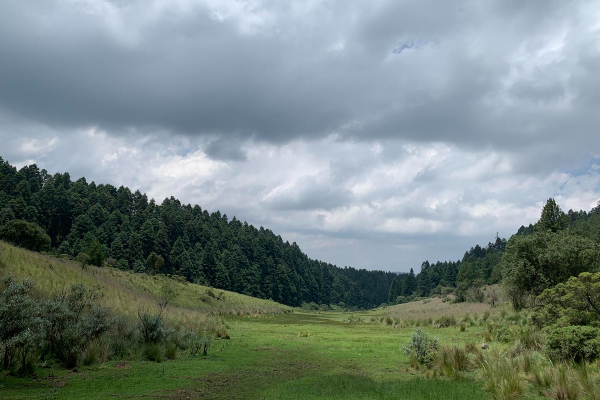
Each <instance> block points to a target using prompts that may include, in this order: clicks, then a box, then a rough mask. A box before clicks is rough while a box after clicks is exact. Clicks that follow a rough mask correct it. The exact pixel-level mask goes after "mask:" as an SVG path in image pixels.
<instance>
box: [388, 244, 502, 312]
mask: <svg viewBox="0 0 600 400" xmlns="http://www.w3.org/2000/svg"><path fill="white" fill-rule="evenodd" d="M506 243H507V242H506V239H500V238H499V237H496V240H495V241H494V243H491V242H490V243H488V245H487V246H485V247H481V246H479V245H476V246H475V247H472V248H471V249H470V250H469V251H467V252H466V253H465V255H464V256H463V258H462V260H459V261H438V262H436V263H433V264H430V263H429V261H425V262H424V263H423V264H421V271H420V272H419V273H418V274H417V275H416V276H415V273H414V271H413V269H412V268H411V270H410V272H409V273H408V274H400V275H398V277H397V278H396V279H394V281H393V282H392V284H391V286H390V291H389V293H388V303H391V304H397V303H404V302H406V301H410V300H412V299H415V298H418V297H428V296H431V295H436V294H445V293H450V292H452V293H454V294H455V295H456V298H457V300H458V301H465V300H475V301H480V300H481V297H482V296H483V293H482V292H481V290H480V288H481V287H482V286H484V285H486V284H487V285H491V284H494V283H498V282H500V280H501V279H502V271H501V265H500V261H501V260H502V254H503V253H504V250H505V248H506Z"/></svg>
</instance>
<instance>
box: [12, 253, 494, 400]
mask: <svg viewBox="0 0 600 400" xmlns="http://www.w3.org/2000/svg"><path fill="white" fill-rule="evenodd" d="M50 265H51V266H52V267H50ZM9 272H10V273H12V274H14V275H16V276H18V277H21V278H22V277H25V276H31V277H32V278H33V279H34V280H35V281H36V285H37V287H38V289H39V291H40V292H42V293H43V294H46V295H47V294H50V293H52V292H54V291H56V290H60V289H62V288H64V287H66V286H67V285H68V284H70V283H74V282H83V283H85V284H86V285H89V286H95V285H100V286H101V287H102V290H103V291H104V292H105V297H104V302H105V303H106V305H107V306H109V307H111V308H112V309H113V310H114V311H116V312H119V313H125V314H129V315H131V314H132V313H133V312H135V310H136V309H137V308H138V307H140V306H143V305H145V304H148V303H150V304H155V303H156V301H157V299H158V296H159V294H160V289H161V287H162V285H163V284H164V282H165V280H167V278H165V277H151V276H147V275H143V274H139V275H138V274H131V273H126V272H122V271H118V270H113V269H106V268H105V269H103V268H94V267H88V268H87V269H86V270H82V269H81V268H80V267H79V266H78V265H77V264H75V263H72V262H69V261H64V260H57V259H55V258H52V257H46V256H43V255H40V254H37V253H31V252H28V251H25V250H22V249H17V248H14V247H12V246H9V245H7V244H5V243H0V275H5V274H6V273H9ZM174 284H175V285H176V290H177V291H178V292H179V296H178V297H177V300H176V301H175V302H174V307H173V308H172V309H171V310H170V311H169V312H170V314H171V318H172V319H182V320H184V321H188V322H190V321H196V320H198V319H200V318H203V317H204V316H206V315H209V314H220V315H222V316H223V317H224V318H225V319H226V321H227V322H226V324H227V330H228V332H229V334H230V335H231V339H230V340H214V341H213V345H212V347H211V349H210V352H209V354H208V356H206V357H203V356H196V357H192V356H190V354H189V352H188V351H178V353H177V357H176V359H174V360H165V361H163V362H162V363H156V362H149V361H122V362H117V361H111V362H106V363H102V364H92V365H91V366H89V367H79V369H78V370H76V371H71V370H64V369H60V368H50V367H43V366H39V367H38V368H37V369H36V374H37V376H36V377H35V378H34V379H31V378H18V377H14V376H9V375H6V374H2V375H0V398H2V399H106V398H134V397H149V398H156V399H188V398H203V399H466V400H468V399H477V400H482V399H486V398H489V396H488V394H487V393H486V392H484V391H483V389H482V385H481V383H480V382H477V381H475V380H474V379H470V378H466V379H462V380H459V381H456V380H451V379H446V378H439V379H427V378H425V376H424V374H423V373H421V372H418V371H415V370H413V369H411V368H410V367H409V360H408V358H407V356H406V355H404V354H403V353H402V352H401V351H400V346H401V345H402V344H404V343H406V342H407V341H408V340H409V338H410V335H411V334H412V332H413V330H414V327H413V326H411V327H403V328H394V327H392V326H387V325H386V324H384V323H381V322H379V318H380V317H382V316H384V315H385V313H386V310H385V309H379V310H375V311H364V312H357V313H352V314H350V313H344V312H339V311H336V312H324V313H311V312H302V311H299V310H295V311H294V312H293V313H282V311H286V310H289V308H288V307H285V306H281V305H278V304H276V303H273V302H269V301H266V300H259V299H254V298H251V297H247V296H243V295H239V294H236V293H230V292H225V295H224V296H223V297H222V299H221V300H216V299H215V298H212V297H211V298H210V299H207V297H210V296H208V290H209V288H206V287H203V286H199V285H192V284H184V283H174ZM215 292H217V293H218V292H220V291H215ZM351 315H354V316H355V317H359V318H362V319H363V320H364V321H365V323H348V322H344V321H345V320H348V318H349V317H350V316H351ZM371 319H373V320H374V322H370V321H371ZM424 329H425V330H426V331H428V332H429V333H430V334H432V335H434V336H437V337H439V339H440V341H441V343H442V344H444V345H455V346H464V344H465V343H475V344H479V343H481V342H482V341H483V339H482V337H483V334H484V329H485V328H484V327H482V326H478V325H477V326H469V327H467V330H466V332H460V330H459V327H458V326H454V327H449V328H442V329H434V328H432V327H431V326H427V327H425V328H424ZM492 346H495V344H494V343H492Z"/></svg>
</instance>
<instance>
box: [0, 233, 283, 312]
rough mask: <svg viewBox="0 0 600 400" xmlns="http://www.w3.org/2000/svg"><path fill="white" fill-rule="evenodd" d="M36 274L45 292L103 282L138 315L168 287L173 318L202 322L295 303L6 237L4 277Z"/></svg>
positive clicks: (1, 245)
mask: <svg viewBox="0 0 600 400" xmlns="http://www.w3.org/2000/svg"><path fill="white" fill-rule="evenodd" d="M7 274H12V275H14V276H15V277H17V278H19V279H22V278H25V277H30V278H32V279H33V281H34V283H35V287H36V289H37V290H38V291H39V292H40V293H41V294H42V295H45V296H48V295H51V294H53V293H56V292H57V291H60V290H62V289H65V288H68V287H69V286H70V285H71V284H73V283H83V284H85V285H86V286H87V287H98V288H99V289H100V290H101V291H102V293H103V294H104V297H103V299H102V302H103V304H104V305H105V306H107V307H109V308H110V309H112V310H113V311H115V312H116V313H119V314H124V315H129V316H133V315H135V313H136V312H137V311H138V310H139V309H141V308H147V307H153V306H155V305H156V304H157V303H158V302H159V301H160V299H161V294H162V292H163V290H164V288H165V287H169V288H171V289H173V290H174V291H175V293H176V297H175V298H174V299H173V300H172V302H171V310H170V312H169V318H171V319H172V320H174V321H176V322H183V323H185V322H187V321H197V320H198V318H202V317H205V316H209V315H228V314H234V315H262V314H280V313H283V312H286V311H290V310H291V308H290V307H287V306H284V305H281V304H278V303H275V302H273V301H269V300H262V299H257V298H253V297H250V296H245V295H242V294H238V293H233V292H228V291H224V290H217V289H211V288H209V287H206V286H201V285H196V284H192V283H188V282H185V281H182V280H177V279H172V278H168V277H166V276H160V275H159V276H150V275H147V274H134V273H132V272H126V271H121V270H118V269H114V268H98V267H94V266H87V267H86V268H85V269H82V268H81V266H80V265H79V264H78V263H76V262H74V261H70V260H66V259H59V258H55V257H51V256H45V255H42V254H40V253H35V252H31V251H27V250H24V249H21V248H18V247H15V246H12V245H10V244H8V243H5V242H0V276H5V275H7Z"/></svg>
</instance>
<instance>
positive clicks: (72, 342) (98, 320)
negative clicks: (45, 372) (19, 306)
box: [41, 284, 111, 368]
mask: <svg viewBox="0 0 600 400" xmlns="http://www.w3.org/2000/svg"><path fill="white" fill-rule="evenodd" d="M100 297H101V295H100V293H99V292H98V291H96V290H88V289H86V287H85V286H84V285H81V284H73V285H71V288H70V289H69V290H64V291H62V292H60V293H58V294H57V295H56V296H55V297H54V299H52V300H46V301H44V302H42V305H41V307H42V313H43V316H44V326H45V344H44V345H45V350H44V352H45V354H46V355H50V356H54V357H56V358H57V359H58V360H59V361H60V362H61V363H62V364H63V365H64V366H65V367H67V368H73V367H74V366H76V365H77V362H78V359H79V356H80V354H81V353H82V352H83V350H84V349H85V348H86V346H87V345H88V344H89V343H90V342H92V341H93V340H95V339H98V338H99V337H100V335H102V334H103V333H104V332H106V331H107V330H108V329H109V328H110V324H111V321H110V319H109V317H108V313H107V311H106V310H105V309H102V308H100V307H98V305H97V302H98V300H99V299H100Z"/></svg>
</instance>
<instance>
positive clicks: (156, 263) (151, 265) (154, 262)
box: [146, 252, 165, 274]
mask: <svg viewBox="0 0 600 400" xmlns="http://www.w3.org/2000/svg"><path fill="white" fill-rule="evenodd" d="M163 265H165V260H164V259H163V258H162V256H159V255H158V254H156V253H155V252H152V253H150V255H149V256H148V258H146V271H148V272H150V273H153V274H155V273H157V272H158V271H160V269H161V268H162V267H163Z"/></svg>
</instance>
